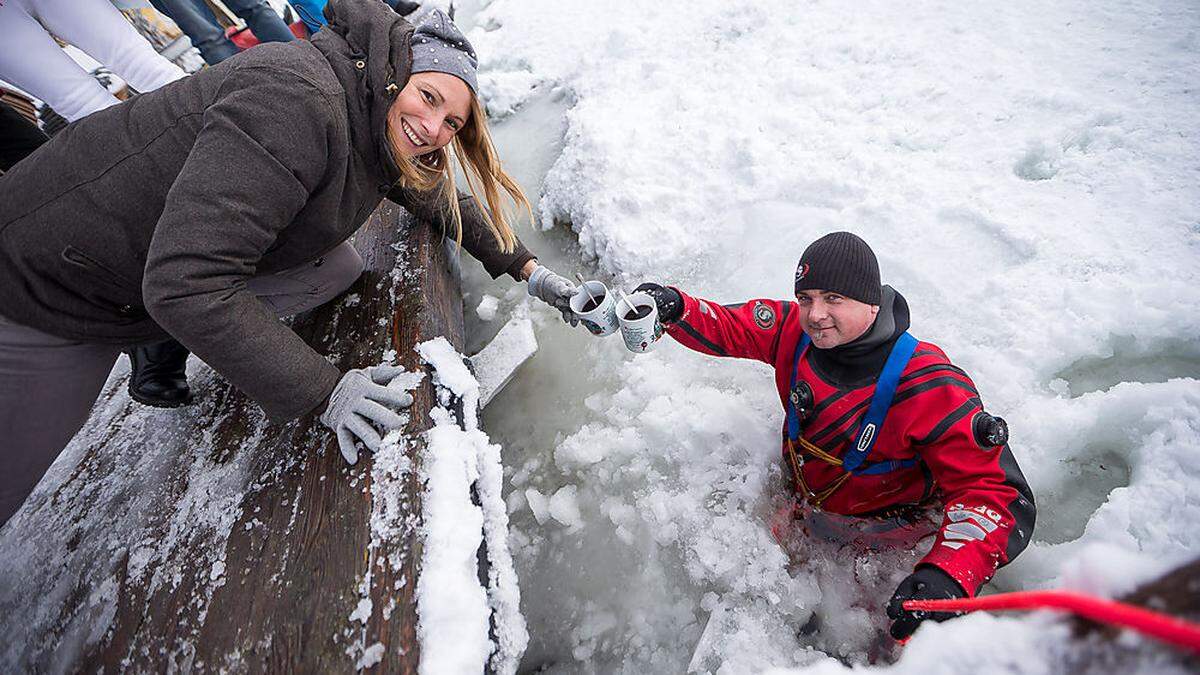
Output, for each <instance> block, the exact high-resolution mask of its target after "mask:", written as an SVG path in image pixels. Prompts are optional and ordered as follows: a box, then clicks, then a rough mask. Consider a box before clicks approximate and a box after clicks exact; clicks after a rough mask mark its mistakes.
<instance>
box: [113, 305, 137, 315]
mask: <svg viewBox="0 0 1200 675" xmlns="http://www.w3.org/2000/svg"><path fill="white" fill-rule="evenodd" d="M117 313H118V314H120V315H121V316H133V315H134V314H137V307H134V306H133V305H121V307H120V308H119V309H118V310H117Z"/></svg>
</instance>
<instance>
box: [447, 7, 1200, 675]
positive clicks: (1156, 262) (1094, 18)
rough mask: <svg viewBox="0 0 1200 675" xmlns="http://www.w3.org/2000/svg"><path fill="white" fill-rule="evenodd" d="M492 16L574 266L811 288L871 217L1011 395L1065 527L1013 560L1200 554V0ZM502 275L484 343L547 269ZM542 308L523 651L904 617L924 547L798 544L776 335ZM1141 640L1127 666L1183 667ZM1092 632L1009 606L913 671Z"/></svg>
mask: <svg viewBox="0 0 1200 675" xmlns="http://www.w3.org/2000/svg"><path fill="white" fill-rule="evenodd" d="M470 20H471V21H472V23H473V24H474V26H475V27H474V28H473V29H472V30H471V32H470V33H469V37H470V38H471V39H472V41H473V42H474V43H475V46H476V48H477V50H478V52H479V53H480V55H481V57H482V59H483V61H482V64H481V65H482V68H483V75H482V77H481V82H482V83H483V89H484V94H485V96H486V97H487V98H488V101H489V106H490V108H491V110H492V112H493V115H494V116H495V117H497V118H498V119H499V121H498V122H497V125H496V134H497V138H498V142H499V143H500V144H501V146H502V147H501V149H502V155H503V156H504V158H505V160H506V163H507V164H508V165H509V166H510V167H511V168H513V169H514V171H516V172H517V173H518V174H520V178H521V180H522V181H523V183H524V184H525V185H526V186H527V187H528V188H529V189H530V191H531V192H533V193H538V194H540V195H541V201H540V214H539V215H540V220H541V223H540V225H541V228H539V229H526V230H523V231H522V232H521V234H522V237H523V239H525V240H526V242H527V243H528V244H530V246H531V248H533V249H534V250H535V251H537V252H538V253H539V254H540V256H541V258H542V260H543V262H546V263H548V264H549V265H550V266H552V267H555V268H556V269H558V270H559V271H561V272H563V273H565V274H568V275H571V274H573V273H574V272H575V271H576V270H579V271H582V272H584V273H585V274H586V275H587V276H589V277H594V278H602V279H605V280H606V281H613V282H615V283H617V284H618V285H621V286H623V287H624V288H625V289H627V290H629V289H632V288H633V287H634V286H635V285H636V284H637V283H639V282H640V281H643V280H655V281H659V282H670V283H674V284H678V285H679V286H681V287H683V288H685V289H687V290H689V291H691V292H694V293H696V294H699V295H702V296H704V297H709V298H712V299H715V300H718V301H722V302H732V301H740V300H744V299H747V298H752V297H777V298H787V297H789V296H790V295H791V283H792V274H793V270H794V265H795V261H796V259H797V258H798V256H799V254H800V252H801V251H802V250H803V248H804V247H805V246H806V245H807V244H808V243H809V242H810V241H812V240H813V239H815V238H817V237H818V236H820V235H822V234H824V233H826V232H829V231H833V230H839V229H848V230H851V231H854V232H856V233H858V234H860V235H861V236H863V237H864V238H865V239H866V240H867V241H868V242H869V243H871V244H872V245H873V247H874V248H875V250H876V252H877V253H878V255H879V258H880V262H881V265H882V269H883V275H884V280H885V282H887V283H890V284H892V285H893V286H895V287H896V288H898V289H899V290H900V291H901V292H902V293H904V294H905V296H906V297H907V298H908V300H909V303H910V305H911V307H912V309H913V328H912V332H913V333H914V334H915V335H917V336H918V337H920V338H923V339H927V340H931V341H933V342H936V343H938V344H939V345H941V346H942V347H943V348H944V349H945V350H946V352H947V353H948V354H949V355H950V356H951V358H952V359H954V360H955V361H956V362H957V363H958V364H959V365H961V366H963V367H964V368H965V369H967V370H968V371H969V372H970V373H971V374H972V375H973V377H974V379H975V381H976V383H977V384H978V386H979V388H980V391H981V393H982V395H983V398H984V401H985V403H986V404H987V407H988V409H989V410H990V411H992V412H993V413H995V414H999V415H1002V416H1004V417H1005V418H1007V419H1008V421H1009V423H1010V425H1011V428H1012V434H1013V440H1012V446H1013V450H1014V452H1015V454H1016V456H1017V459H1018V461H1019V462H1020V463H1021V466H1022V468H1023V469H1024V472H1025V475H1026V476H1027V477H1028V479H1029V481H1030V483H1031V485H1032V487H1033V489H1034V491H1035V493H1036V497H1037V500H1038V505H1039V509H1038V526H1037V532H1036V535H1035V541H1034V543H1033V545H1032V546H1031V547H1030V548H1029V550H1027V551H1026V552H1025V553H1024V554H1023V555H1022V556H1021V557H1020V558H1019V559H1018V560H1017V561H1016V562H1015V563H1014V564H1012V565H1010V566H1009V567H1007V568H1005V569H1003V570H1001V572H1000V573H999V574H998V576H997V577H996V580H995V581H994V582H993V584H992V586H991V587H992V588H994V589H1002V590H1004V589H1017V588H1045V587H1058V586H1068V587H1073V588H1079V589H1084V590H1088V591H1092V592H1097V593H1102V594H1116V593H1120V592H1122V591H1124V590H1127V589H1129V588H1131V587H1132V586H1133V585H1135V584H1136V583H1138V582H1141V581H1144V580H1146V579H1149V578H1152V577H1154V576H1155V575H1156V574H1158V573H1160V572H1162V571H1164V570H1166V569H1168V568H1170V567H1171V566H1173V565H1175V564H1178V563H1179V562H1182V561H1183V560H1186V559H1189V558H1191V557H1195V556H1196V555H1200V529H1197V528H1196V527H1195V523H1196V522H1197V520H1198V519H1200V467H1198V466H1197V462H1196V461H1195V459H1196V456H1197V455H1196V452H1197V449H1198V448H1200V386H1198V382H1197V379H1198V378H1200V340H1198V339H1197V334H1198V332H1200V290H1198V288H1200V140H1198V139H1200V115H1198V114H1197V111H1198V110H1200V105H1198V104H1200V94H1198V93H1197V92H1200V6H1197V5H1196V3H1194V2H1190V1H1187V0H1178V1H1162V2H1109V1H1106V2H1082V1H1079V0H1070V1H1063V2H1054V3H1047V2H1033V1H1030V0H1013V1H1011V2H1005V3H958V2H950V1H939V2H916V3H897V2H884V1H882V0H869V1H863V2H855V3H842V2H833V1H827V0H818V1H813V2H795V1H794V0H760V1H757V2H731V1H729V0H689V1H687V2H683V1H679V0H662V1H660V2H654V3H624V4H620V3H597V2H588V1H586V0H495V1H493V2H491V3H487V4H486V6H485V7H483V8H482V9H480V10H479V11H478V13H477V14H476V15H475V16H473V17H471V19H470ZM543 178H544V181H543ZM467 267H468V268H471V267H472V266H470V265H468V266H467ZM506 288H507V293H506V292H505V291H506ZM469 289H471V290H473V297H472V298H469V299H468V303H469V307H472V308H473V307H476V306H478V307H479V310H478V311H470V312H468V320H469V321H470V322H471V327H472V328H473V329H474V332H475V335H474V337H473V341H474V343H475V346H476V347H478V346H479V345H480V344H482V343H483V342H484V341H486V338H487V337H488V335H489V333H490V332H494V331H495V330H496V329H498V328H499V326H500V325H501V324H502V323H503V320H504V318H505V317H506V316H507V315H508V314H509V312H510V311H512V308H513V307H515V306H516V305H517V304H518V303H519V302H520V301H521V296H522V294H523V289H522V287H521V286H517V285H506V282H503V281H501V282H500V285H499V286H497V285H495V284H493V283H492V282H487V281H485V280H483V279H482V278H481V275H480V274H479V273H478V272H477V271H476V272H474V273H473V276H472V277H471V279H470V280H469ZM485 293H487V294H490V296H491V298H492V299H489V298H488V297H484V294H485ZM535 319H536V320H538V321H539V328H538V342H539V344H540V345H541V350H540V351H539V353H538V354H537V355H536V356H535V357H534V359H533V360H532V362H531V363H529V364H527V365H526V366H525V369H524V370H523V371H522V373H521V375H520V377H519V378H518V379H517V380H515V381H514V382H513V383H512V384H510V385H509V387H508V388H507V389H506V390H505V391H504V392H502V393H501V394H500V395H499V396H498V397H497V398H496V400H495V401H494V402H493V403H491V405H490V406H489V407H488V408H487V409H486V411H485V415H484V424H485V426H486V428H487V429H488V431H489V434H490V436H491V438H492V440H493V442H498V443H500V444H501V445H502V446H503V447H504V452H505V464H506V467H507V469H506V479H507V484H506V486H505V493H506V497H507V502H508V507H509V510H510V515H511V519H512V520H511V537H512V545H513V553H514V556H515V558H516V563H517V569H518V572H519V574H520V577H521V585H522V592H521V601H522V609H523V611H524V614H525V616H526V618H527V620H528V623H529V633H530V637H531V642H530V647H529V650H528V651H527V653H526V655H525V659H524V661H523V664H522V667H523V668H527V669H534V668H539V667H545V668H547V669H548V670H549V671H552V672H578V671H595V672H612V671H615V670H621V671H624V672H639V673H640V672H681V671H683V670H685V669H686V668H687V667H688V666H689V664H690V665H692V666H695V667H697V668H698V669H701V670H704V669H710V670H711V669H717V668H723V669H724V670H725V671H726V672H748V671H753V670H759V669H765V668H769V667H779V668H799V669H801V670H802V671H803V672H813V673H816V672H820V673H828V672H841V671H842V669H843V668H844V666H843V665H841V664H840V663H839V662H838V661H836V660H834V659H833V658H831V656H835V657H841V658H842V659H843V660H850V661H862V660H863V659H865V658H866V656H865V655H866V654H868V653H871V652H872V651H873V650H875V649H876V648H877V646H878V645H876V644H875V641H876V638H877V634H878V629H879V627H881V626H882V625H883V618H882V615H881V606H882V604H883V603H884V602H885V601H886V599H887V597H888V596H889V595H890V594H891V591H892V590H893V588H894V586H895V583H896V582H897V581H898V580H899V578H901V577H902V576H903V575H904V574H905V573H906V572H907V571H908V570H907V568H908V566H910V565H911V563H912V558H911V556H907V557H906V556H905V555H901V554H893V555H882V556H879V555H877V556H873V557H864V558H855V557H853V556H851V555H848V554H845V553H843V552H839V551H837V550H835V549H834V548H833V547H831V546H829V545H823V544H820V543H814V542H809V543H806V544H803V545H802V551H800V552H799V553H800V554H799V555H797V556H794V557H793V559H792V560H791V562H790V563H789V561H788V559H787V557H786V556H785V555H784V553H783V552H782V551H781V550H780V548H779V546H778V545H777V544H776V543H775V541H774V540H773V539H772V537H771V535H770V533H769V531H768V528H767V525H766V520H767V517H768V514H769V513H770V511H771V507H772V501H773V500H775V499H776V498H777V495H778V493H779V489H780V483H779V476H778V470H777V468H776V460H777V455H778V435H777V434H778V428H779V424H780V421H781V417H782V413H781V410H780V409H779V405H778V401H777V399H776V395H775V392H774V389H773V385H772V381H771V378H770V375H769V371H768V370H767V369H766V368H765V367H764V366H761V365H758V364H753V363H749V362H735V361H719V360H716V359H711V358H706V357H702V356H700V355H698V354H694V353H690V352H688V351H686V350H684V349H683V348H681V347H680V346H678V345H676V344H673V343H670V342H669V341H668V342H666V343H664V344H663V345H662V346H661V347H660V348H659V349H658V350H657V351H655V352H653V353H651V354H648V355H644V356H636V357H635V356H633V355H632V354H630V353H628V352H626V351H625V350H624V347H623V346H622V345H621V343H620V340H619V339H617V338H607V339H595V338H592V337H590V336H589V335H587V334H586V333H585V332H584V331H582V330H575V331H572V330H571V329H569V328H568V327H565V326H563V325H562V324H561V323H559V322H558V321H557V319H556V317H555V316H554V315H553V314H552V313H551V312H549V311H543V310H542V308H540V307H538V308H535ZM814 613H816V614H817V615H819V617H820V619H819V622H817V623H814V624H810V629H811V627H812V626H816V630H815V631H811V630H810V632H809V634H807V635H799V636H798V632H800V628H801V627H802V626H804V625H805V624H806V623H808V622H809V620H810V618H811V617H812V615H813V614H814ZM706 625H709V626H710V630H709V631H707V632H705V631H704V628H705V626H706ZM702 633H703V639H702ZM951 645H952V648H951V647H950V646H951ZM1138 653H1139V656H1138V657H1137V658H1136V659H1134V660H1133V661H1131V662H1129V663H1126V664H1124V666H1123V667H1125V668H1128V669H1129V670H1131V671H1134V672H1137V671H1141V672H1154V671H1159V672H1161V671H1162V669H1170V668H1172V667H1175V668H1180V666H1178V665H1173V662H1171V661H1170V658H1171V655H1170V653H1169V652H1164V651H1161V650H1159V649H1157V648H1145V649H1142V650H1141V651H1139V652H1138ZM830 655H831V656H830ZM1080 655H1081V652H1080V650H1079V649H1078V648H1075V647H1072V646H1071V640H1070V639H1068V637H1067V631H1066V629H1065V628H1064V627H1062V625H1060V624H1057V623H1054V622H1053V621H1052V620H1051V619H1050V618H1048V617H1042V616H1033V617H1024V618H1019V617H1011V616H1008V617H993V616H984V615H980V616H971V617H966V618H962V619H958V620H955V621H952V622H949V623H946V624H943V625H936V626H929V627H926V628H923V629H922V630H921V631H920V632H919V634H918V636H917V637H916V638H915V639H914V640H913V641H912V642H911V643H910V645H909V646H908V647H906V648H905V650H904V654H903V655H902V658H901V659H900V661H899V662H898V663H897V664H896V665H895V666H893V669H894V670H895V671H897V672H910V671H911V672H922V673H929V672H947V673H949V672H954V673H961V672H963V671H964V670H966V669H975V670H978V671H980V672H1028V673H1042V672H1062V671H1064V670H1067V669H1072V668H1073V667H1074V666H1078V665H1079V663H1080V660H1081V656H1080ZM881 667H882V666H881Z"/></svg>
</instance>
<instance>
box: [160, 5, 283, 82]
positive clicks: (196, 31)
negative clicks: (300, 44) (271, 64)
mask: <svg viewBox="0 0 1200 675" xmlns="http://www.w3.org/2000/svg"><path fill="white" fill-rule="evenodd" d="M150 4H152V5H154V8H155V9H157V10H158V11H160V12H162V13H163V14H165V15H167V16H168V17H170V18H171V20H172V21H174V22H175V24H176V25H178V26H179V29H180V30H182V31H183V32H184V33H185V34H187V36H188V39H190V40H191V41H192V46H193V47H195V48H196V49H197V50H199V51H200V56H201V58H203V59H204V62H205V63H207V64H208V65H210V66H215V65H216V64H218V63H220V62H222V61H224V60H225V59H227V58H229V57H231V56H233V55H234V54H237V53H238V52H239V51H240V50H239V49H238V46H237V45H235V44H233V41H232V40H230V39H229V38H228V37H227V36H226V35H225V30H224V29H223V28H221V24H220V23H219V22H218V21H217V17H216V15H214V14H213V12H212V9H211V8H209V6H208V5H207V4H206V3H205V2H204V0H150ZM224 4H225V6H226V7H228V8H229V9H230V10H231V11H232V12H233V13H234V14H236V15H237V16H238V18H239V19H241V20H242V21H245V22H246V25H247V26H248V27H249V28H250V32H252V33H254V37H256V38H258V41H259V42H290V41H292V40H294V39H296V36H295V35H293V34H292V31H291V29H290V28H288V26H287V24H286V23H284V22H283V19H282V18H280V16H279V14H277V13H276V12H275V10H274V9H271V6H270V5H268V4H267V3H266V0H225V1H224Z"/></svg>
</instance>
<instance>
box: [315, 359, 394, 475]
mask: <svg viewBox="0 0 1200 675" xmlns="http://www.w3.org/2000/svg"><path fill="white" fill-rule="evenodd" d="M404 372H405V370H404V369H403V368H401V367H399V366H371V367H370V368H358V369H356V370H351V371H350V372H348V373H346V374H345V375H343V376H342V379H341V380H339V381H338V383H337V386H336V387H334V388H333V393H332V394H330V395H329V404H328V406H326V408H325V412H323V413H321V418H320V419H321V422H323V423H324V424H325V426H327V427H329V428H330V429H333V431H334V433H336V434H337V440H338V449H340V450H341V451H342V457H343V458H345V460H346V461H347V462H349V463H350V464H354V463H356V462H357V461H358V448H356V447H354V439H355V438H357V439H358V440H360V441H362V442H363V445H365V446H367V448H369V449H370V450H371V452H375V451H376V450H378V449H379V444H380V443H381V442H382V441H383V437H384V435H386V434H387V432H389V431H392V430H394V429H399V428H400V427H402V426H404V418H402V417H401V416H400V415H399V414H398V413H397V412H396V411H397V410H402V409H404V408H407V407H408V406H410V405H412V402H413V397H412V394H410V393H408V392H407V391H403V390H400V389H389V388H388V386H387V384H388V383H389V382H391V381H392V380H393V379H395V377H396V376H397V375H400V374H401V373H404ZM376 427H378V428H379V429H382V433H380V431H379V430H377V429H376Z"/></svg>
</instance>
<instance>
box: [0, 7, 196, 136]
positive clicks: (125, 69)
mask: <svg viewBox="0 0 1200 675" xmlns="http://www.w3.org/2000/svg"><path fill="white" fill-rule="evenodd" d="M43 26H45V28H43ZM46 31H50V32H51V33H53V34H54V35H56V36H58V37H59V38H62V39H63V40H65V41H66V42H69V43H71V44H72V45H74V46H76V47H78V48H79V49H80V50H82V51H83V52H84V53H86V54H87V55H88V56H90V57H92V58H93V59H95V60H97V61H99V62H100V63H101V64H103V65H105V66H107V67H108V69H109V70H111V71H112V72H113V73H115V74H116V75H117V76H119V77H120V78H121V79H123V80H125V81H126V82H128V83H129V84H130V86H132V87H133V88H134V89H137V90H138V91H143V92H144V91H151V90H153V89H157V88H159V87H161V86H162V85H164V84H167V83H168V82H174V81H175V80H178V79H179V78H181V77H184V76H185V75H186V74H187V73H185V72H183V70H182V69H180V68H179V67H178V66H176V65H175V64H173V63H171V62H170V61H168V60H166V59H165V58H163V57H162V56H160V55H159V54H158V52H156V51H154V47H153V46H152V45H151V44H150V43H149V42H148V41H147V40H146V39H145V38H143V37H142V36H141V34H139V33H138V32H137V30H136V29H134V27H133V26H132V25H130V23H129V22H128V21H126V20H125V17H124V16H122V15H121V12H120V11H118V10H117V8H116V7H113V6H112V4H111V3H109V1H108V0H0V79H2V80H5V81H8V82H10V83H12V84H14V85H16V86H17V87H19V88H21V89H24V90H25V91H26V92H28V93H29V94H32V95H33V96H34V97H36V98H39V99H41V100H42V101H45V102H46V103H47V104H48V105H49V106H50V107H51V108H54V110H55V111H57V112H58V114H60V115H62V116H63V117H64V118H66V119H67V121H69V122H74V121H75V120H77V119H79V118H80V117H83V116H85V115H89V114H91V113H94V112H96V111H97V110H102V109H104V108H107V107H108V106H110V105H115V104H117V103H119V101H118V100H117V98H116V97H115V96H113V95H112V94H110V93H109V92H108V90H107V89H105V88H104V87H103V86H101V84H100V83H99V82H97V81H96V80H95V78H93V77H92V76H91V75H89V74H88V72H87V71H85V70H84V69H83V68H82V67H80V66H79V65H78V64H77V63H75V61H74V60H73V59H72V58H71V57H70V56H68V55H67V53H66V52H64V51H63V50H62V48H61V47H59V46H58V44H57V43H55V42H54V40H53V38H51V37H50V35H49V34H47V32H46Z"/></svg>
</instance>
